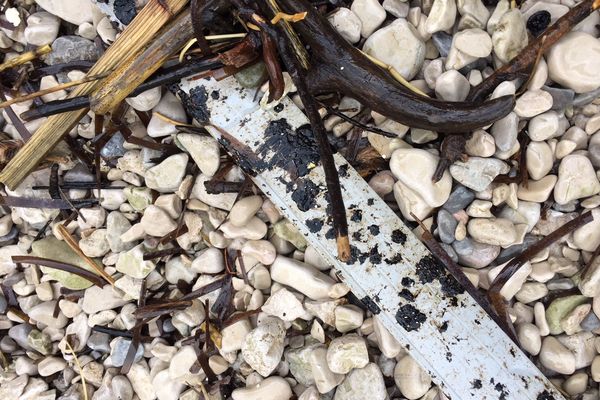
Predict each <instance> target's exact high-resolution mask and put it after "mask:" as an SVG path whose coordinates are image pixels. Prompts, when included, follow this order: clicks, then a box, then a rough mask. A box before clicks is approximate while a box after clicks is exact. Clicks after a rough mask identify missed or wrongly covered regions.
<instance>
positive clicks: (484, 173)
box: [450, 157, 510, 192]
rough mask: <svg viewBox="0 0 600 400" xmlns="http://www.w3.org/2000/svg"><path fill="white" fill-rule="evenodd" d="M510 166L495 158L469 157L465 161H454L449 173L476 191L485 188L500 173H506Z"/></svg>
mask: <svg viewBox="0 0 600 400" xmlns="http://www.w3.org/2000/svg"><path fill="white" fill-rule="evenodd" d="M509 170H510V168H509V167H508V165H506V163H505V162H503V161H500V160H498V159H495V158H481V157H470V158H469V159H468V160H467V162H455V163H454V164H453V165H452V166H451V167H450V174H451V175H452V177H453V178H454V179H456V180H457V181H458V182H460V183H461V184H463V185H464V186H466V187H468V188H469V189H472V190H474V191H476V192H480V191H483V190H485V189H486V188H487V187H488V186H489V184H490V183H492V181H493V180H494V178H496V176H498V175H500V174H506V173H508V171H509Z"/></svg>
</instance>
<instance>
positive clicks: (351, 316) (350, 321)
mask: <svg viewBox="0 0 600 400" xmlns="http://www.w3.org/2000/svg"><path fill="white" fill-rule="evenodd" d="M263 310H264V307H263ZM362 323H363V311H362V309H360V308H359V307H357V306H354V305H351V304H349V305H342V306H338V307H336V309H335V329H337V331H338V332H341V333H346V332H350V331H353V330H355V329H357V328H359V327H360V326H361V325H362Z"/></svg>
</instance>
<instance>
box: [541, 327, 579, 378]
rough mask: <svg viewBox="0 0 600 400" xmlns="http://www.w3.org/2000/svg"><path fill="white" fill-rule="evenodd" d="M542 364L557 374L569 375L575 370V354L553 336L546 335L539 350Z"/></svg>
mask: <svg viewBox="0 0 600 400" xmlns="http://www.w3.org/2000/svg"><path fill="white" fill-rule="evenodd" d="M540 362H541V363H542V365H543V366H544V367H546V368H548V369H550V370H552V371H555V372H558V373H559V374H565V375H570V374H572V373H573V372H575V356H574V355H573V353H572V352H571V351H569V350H568V349H567V348H566V347H565V346H563V345H562V344H561V343H560V342H559V341H558V340H556V338H554V336H547V337H545V338H544V341H543V342H542V349H541V350H540Z"/></svg>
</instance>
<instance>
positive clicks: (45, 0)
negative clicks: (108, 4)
mask: <svg viewBox="0 0 600 400" xmlns="http://www.w3.org/2000/svg"><path fill="white" fill-rule="evenodd" d="M35 2H36V3H37V5H39V6H40V7H42V8H43V9H44V10H46V11H48V12H49V13H50V14H54V15H56V16H57V17H59V18H60V19H64V20H65V21H67V22H70V23H72V24H74V25H81V24H83V23H85V22H92V15H93V12H92V8H93V5H92V1H91V0H81V1H78V2H77V6H76V7H74V6H73V3H72V2H71V1H69V0H36V1H35Z"/></svg>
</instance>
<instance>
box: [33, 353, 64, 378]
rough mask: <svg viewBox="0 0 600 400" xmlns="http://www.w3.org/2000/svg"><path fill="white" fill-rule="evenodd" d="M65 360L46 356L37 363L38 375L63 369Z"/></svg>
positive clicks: (45, 374)
mask: <svg viewBox="0 0 600 400" xmlns="http://www.w3.org/2000/svg"><path fill="white" fill-rule="evenodd" d="M66 366H67V362H66V361H65V360H63V359H62V358H58V357H46V358H44V359H43V360H42V361H40V362H39V363H38V373H39V374H40V376H50V375H52V374H55V373H57V372H58V371H61V370H63V369H64V368H65V367H66Z"/></svg>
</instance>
